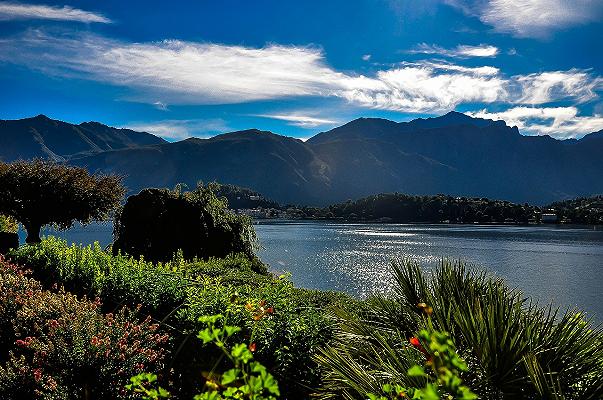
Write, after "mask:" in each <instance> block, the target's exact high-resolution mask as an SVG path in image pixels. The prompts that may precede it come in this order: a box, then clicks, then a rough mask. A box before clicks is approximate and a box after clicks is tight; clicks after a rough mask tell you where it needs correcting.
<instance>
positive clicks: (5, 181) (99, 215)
mask: <svg viewBox="0 0 603 400" xmlns="http://www.w3.org/2000/svg"><path fill="white" fill-rule="evenodd" d="M124 194H125V188H124V187H123V185H122V183H121V178H120V177H118V176H105V175H92V174H90V173H89V172H88V171H87V170H86V169H84V168H78V167H72V166H67V165H63V164H57V163H55V162H51V161H43V160H34V161H16V162H13V163H10V164H7V163H0V213H2V214H5V215H7V216H10V217H13V218H14V219H16V220H17V221H19V222H21V223H22V224H23V226H24V227H25V229H26V230H27V243H37V242H39V241H40V229H41V228H42V227H43V226H45V225H48V224H53V225H55V226H56V227H57V228H59V229H68V228H70V227H71V226H72V225H73V223H74V222H76V221H77V222H80V223H82V224H87V223H89V222H91V221H94V220H103V219H106V218H107V217H108V216H109V214H110V212H111V211H113V210H115V209H116V208H117V207H118V206H119V204H120V201H121V199H122V197H123V195H124Z"/></svg>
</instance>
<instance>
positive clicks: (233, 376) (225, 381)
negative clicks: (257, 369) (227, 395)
mask: <svg viewBox="0 0 603 400" xmlns="http://www.w3.org/2000/svg"><path fill="white" fill-rule="evenodd" d="M240 372H241V370H240V369H238V368H233V369H229V370H228V371H226V372H224V374H222V381H221V382H222V385H229V384H231V383H232V382H234V381H236V380H237V379H239V374H240Z"/></svg>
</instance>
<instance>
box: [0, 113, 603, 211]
mask: <svg viewBox="0 0 603 400" xmlns="http://www.w3.org/2000/svg"><path fill="white" fill-rule="evenodd" d="M40 118H41V117H37V118H34V119H40ZM30 120H31V119H30ZM22 121H25V120H21V121H2V122H0V158H2V159H4V160H10V159H15V158H32V157H36V156H46V157H51V158H56V159H66V160H67V161H68V162H70V163H73V164H77V165H81V166H85V167H87V168H88V169H90V170H92V171H102V172H111V173H118V174H121V175H123V176H124V177H125V182H126V185H127V186H128V187H129V189H130V190H131V191H137V190H139V189H142V188H144V187H149V186H158V187H173V186H174V185H176V184H177V183H180V182H183V183H186V184H187V185H188V186H189V187H191V186H194V185H195V184H196V182H197V181H199V180H201V181H204V182H210V181H218V182H221V183H225V184H234V185H238V186H243V187H248V188H251V189H253V190H255V191H258V192H260V193H262V194H264V195H266V196H267V197H269V198H271V199H274V200H277V201H279V202H281V203H297V204H307V205H324V204H327V203H332V202H339V201H345V200H347V199H355V198H359V197H363V196H367V195H371V194H375V193H383V192H402V193H407V194H420V195H423V194H425V195H428V194H438V193H446V194H451V195H457V196H472V197H489V198H494V199H504V200H510V201H513V202H518V203H523V202H530V203H534V204H546V203H550V202H552V201H556V200H563V199H568V198H574V197H578V196H590V195H592V194H597V193H603V179H602V178H601V176H603V136H602V133H601V132H596V133H592V134H590V135H587V136H585V137H584V138H582V139H580V140H564V141H561V140H555V139H553V138H551V137H548V136H522V135H521V134H520V133H519V131H518V129H517V128H516V127H509V126H507V125H506V124H505V123H504V122H503V121H491V120H484V119H477V118H471V117H468V116H466V115H464V114H459V113H454V112H452V113H448V114H446V115H444V116H441V117H437V118H428V119H417V120H413V121H409V122H401V123H397V122H393V121H388V120H384V119H375V118H360V119H357V120H354V121H351V122H349V123H347V124H345V125H343V126H340V127H338V128H335V129H333V130H331V131H328V132H322V133H320V134H318V135H316V136H315V137H313V138H311V139H309V140H308V141H307V142H302V141H300V140H298V139H293V138H290V137H285V136H280V135H277V134H274V133H271V132H265V131H259V130H255V129H251V130H246V131H239V132H231V133H226V134H222V135H219V136H216V137H213V138H210V139H187V140H183V141H181V142H176V143H167V142H164V141H162V140H161V139H158V138H156V137H154V136H152V135H149V134H144V133H137V132H133V131H128V130H119V129H114V128H110V127H107V126H104V125H101V124H98V123H85V124H80V125H71V124H65V123H62V122H60V121H52V120H47V119H46V120H44V121H37V124H33V123H31V122H30V123H29V124H24V123H23V122H22ZM11 124H12V125H11ZM15 124H21V125H22V126H25V128H23V129H21V130H18V129H13V130H10V129H7V128H6V126H14V125H15ZM6 132H8V133H9V135H7V134H6ZM10 135H12V136H10Z"/></svg>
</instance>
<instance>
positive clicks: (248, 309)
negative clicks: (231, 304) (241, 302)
mask: <svg viewBox="0 0 603 400" xmlns="http://www.w3.org/2000/svg"><path fill="white" fill-rule="evenodd" d="M245 309H246V310H247V311H251V310H253V304H251V303H249V302H248V303H247V304H245Z"/></svg>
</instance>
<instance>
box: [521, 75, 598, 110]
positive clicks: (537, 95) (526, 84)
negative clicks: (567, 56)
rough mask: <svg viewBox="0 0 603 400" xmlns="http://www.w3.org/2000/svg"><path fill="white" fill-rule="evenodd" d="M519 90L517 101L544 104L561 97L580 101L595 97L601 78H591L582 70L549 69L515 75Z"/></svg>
mask: <svg viewBox="0 0 603 400" xmlns="http://www.w3.org/2000/svg"><path fill="white" fill-rule="evenodd" d="M515 82H516V83H517V85H518V86H519V89H520V91H521V94H520V97H519V98H518V99H517V100H516V102H517V103H523V104H545V103H549V102H552V101H556V100H559V99H563V98H572V99H575V100H576V101H578V102H580V103H584V102H587V101H589V100H593V99H595V98H597V94H596V91H597V90H600V89H601V87H602V85H603V79H601V78H600V77H595V78H593V77H592V76H591V75H590V73H588V72H587V71H583V70H578V69H571V70H569V71H550V72H542V73H537V74H528V75H523V76H517V77H515Z"/></svg>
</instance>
